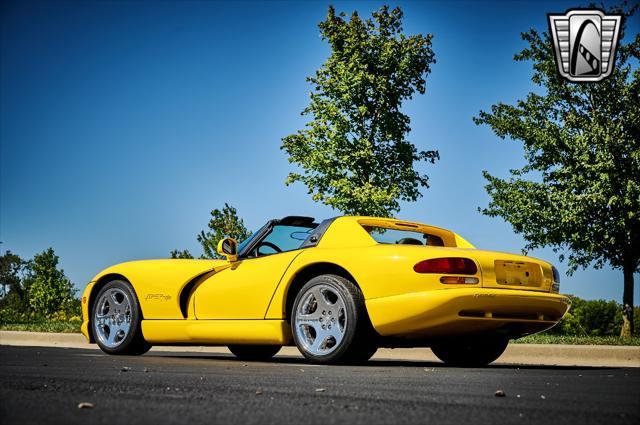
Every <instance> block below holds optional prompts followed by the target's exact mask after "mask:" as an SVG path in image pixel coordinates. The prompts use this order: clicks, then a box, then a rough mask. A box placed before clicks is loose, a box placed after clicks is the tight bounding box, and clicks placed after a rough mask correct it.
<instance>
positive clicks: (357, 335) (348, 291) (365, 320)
mask: <svg viewBox="0 0 640 425" xmlns="http://www.w3.org/2000/svg"><path fill="white" fill-rule="evenodd" d="M314 289H317V290H324V291H327V290H328V291H330V292H331V294H332V295H339V296H340V300H341V301H342V302H343V304H344V308H343V309H342V308H341V309H340V311H343V312H344V319H345V320H344V326H341V327H340V329H341V331H342V337H341V340H340V342H338V343H335V345H334V346H332V347H331V348H330V351H328V350H327V353H326V354H323V353H320V352H312V351H311V348H310V347H309V345H310V341H309V340H305V339H308V338H310V337H305V335H304V333H305V332H307V334H309V332H310V331H309V329H308V328H309V327H314V326H320V322H316V323H315V324H313V325H309V324H301V323H299V321H298V317H300V314H299V313H298V312H299V311H300V309H301V307H302V308H304V306H301V303H303V302H304V301H305V300H307V299H308V297H309V294H310V293H311V291H313V290H314ZM337 303H338V301H336V304H332V305H329V307H331V306H336V305H337ZM340 305H342V304H340ZM316 308H318V307H317V304H316ZM313 314H315V312H314V313H313ZM318 314H320V313H318ZM328 317H329V316H327V317H326V318H328ZM334 317H335V316H334ZM290 320H291V331H292V334H293V339H294V342H295V344H296V346H297V347H298V350H299V351H300V353H302V355H303V356H304V357H305V358H306V359H307V360H309V361H311V362H313V363H319V364H336V363H362V362H366V361H367V360H368V359H369V358H370V357H371V356H372V355H373V354H374V353H375V352H376V350H377V349H378V346H377V340H376V337H377V334H376V332H375V330H374V329H373V326H372V325H371V322H370V320H369V316H368V314H367V310H366V307H365V303H364V297H363V295H362V292H361V291H360V289H359V288H358V287H357V286H356V285H355V284H354V283H353V282H350V281H349V280H347V279H345V278H343V277H341V276H337V275H331V274H326V275H320V276H317V277H314V278H313V279H311V280H310V281H309V282H307V283H306V284H305V285H304V286H303V287H302V288H301V289H300V291H299V292H298V294H297V296H296V299H295V301H294V303H293V308H292V310H291V316H290ZM335 323H337V322H332V325H333V326H335ZM297 326H298V327H299V329H300V332H297V330H296V327H297ZM304 329H306V330H304ZM323 329H324V328H323ZM312 333H315V332H312ZM312 336H313V335H311V337H312ZM316 337H318V336H317V334H316ZM330 338H331V337H330ZM333 341H336V339H334V340H333Z"/></svg>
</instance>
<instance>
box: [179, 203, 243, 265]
mask: <svg viewBox="0 0 640 425" xmlns="http://www.w3.org/2000/svg"><path fill="white" fill-rule="evenodd" d="M249 236H251V232H250V231H249V230H248V229H247V228H246V227H245V225H244V221H243V220H242V219H241V218H240V217H238V211H237V210H236V209H235V208H234V207H232V206H231V205H229V204H227V203H226V202H225V204H224V207H223V208H222V209H221V210H219V209H215V210H212V211H211V219H210V220H209V224H208V230H206V231H205V230H202V231H201V232H200V233H199V234H198V236H197V239H198V242H200V245H202V252H203V254H202V255H200V258H203V259H206V258H220V256H219V255H218V253H217V252H216V248H217V247H218V242H219V241H220V240H222V239H224V238H234V239H236V240H237V241H238V242H241V241H243V240H245V239H246V238H248V237H249ZM171 258H193V255H191V253H190V252H189V251H188V250H186V249H185V250H183V251H180V250H177V249H174V250H173V251H171Z"/></svg>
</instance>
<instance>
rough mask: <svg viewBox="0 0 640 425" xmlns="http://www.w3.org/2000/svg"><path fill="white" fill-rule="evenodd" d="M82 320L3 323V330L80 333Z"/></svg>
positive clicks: (0, 325)
mask: <svg viewBox="0 0 640 425" xmlns="http://www.w3.org/2000/svg"><path fill="white" fill-rule="evenodd" d="M81 324H82V322H77V321H71V322H69V321H46V322H35V323H2V324H0V330H2V331H26V332H63V333H78V332H80V325H81Z"/></svg>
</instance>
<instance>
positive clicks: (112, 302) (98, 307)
mask: <svg viewBox="0 0 640 425" xmlns="http://www.w3.org/2000/svg"><path fill="white" fill-rule="evenodd" d="M91 318H92V331H93V336H94V337H95V341H96V343H97V344H98V346H99V347H100V349H101V350H102V351H104V352H105V353H108V354H124V355H127V354H130V355H139V354H144V353H146V352H147V351H149V349H150V348H151V345H150V344H149V343H148V342H147V341H145V340H144V337H143V336H142V326H141V321H142V311H141V310H140V303H139V302H138V297H136V293H135V292H134V290H133V288H132V287H131V285H130V284H129V283H128V282H125V281H124V280H113V281H111V282H109V283H107V284H106V285H104V286H103V287H102V289H101V290H100V292H98V296H97V297H96V302H95V303H94V304H93V313H92V315H91Z"/></svg>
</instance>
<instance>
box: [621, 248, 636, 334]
mask: <svg viewBox="0 0 640 425" xmlns="http://www.w3.org/2000/svg"><path fill="white" fill-rule="evenodd" d="M622 271H623V273H624V293H623V295H622V330H621V331H620V336H632V335H633V334H634V329H633V271H634V267H633V266H632V265H631V264H630V262H629V261H627V262H625V265H624V267H623V269H622Z"/></svg>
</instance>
